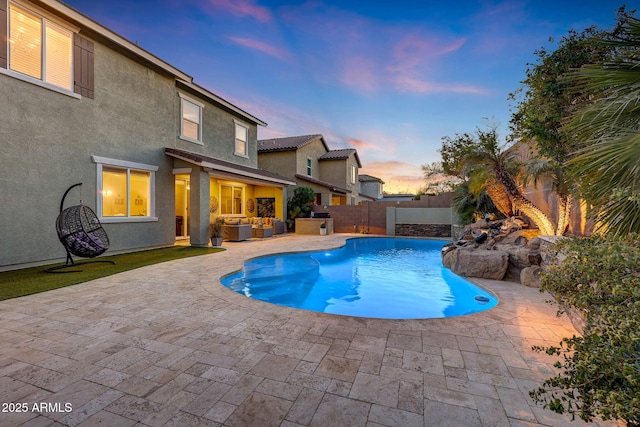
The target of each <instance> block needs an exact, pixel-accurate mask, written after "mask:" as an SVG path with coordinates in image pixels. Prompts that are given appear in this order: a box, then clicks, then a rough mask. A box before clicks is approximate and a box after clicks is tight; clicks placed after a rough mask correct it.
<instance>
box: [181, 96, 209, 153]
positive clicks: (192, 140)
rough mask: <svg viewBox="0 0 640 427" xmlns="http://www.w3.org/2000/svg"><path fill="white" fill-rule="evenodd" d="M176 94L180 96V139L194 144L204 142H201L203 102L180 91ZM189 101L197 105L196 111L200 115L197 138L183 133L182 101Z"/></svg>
mask: <svg viewBox="0 0 640 427" xmlns="http://www.w3.org/2000/svg"><path fill="white" fill-rule="evenodd" d="M178 96H179V97H180V139H183V140H185V141H189V142H193V143H194V144H199V145H204V143H203V142H202V135H203V133H202V132H203V123H202V117H203V111H204V104H203V103H202V102H198V101H196V100H195V99H193V98H191V97H188V96H186V95H183V94H182V93H180V92H178ZM185 101H186V102H189V103H191V104H193V105H195V106H196V107H198V112H199V113H200V116H199V117H198V120H199V123H198V138H197V139H193V138H191V137H189V136H186V135H185V134H184V102H185Z"/></svg>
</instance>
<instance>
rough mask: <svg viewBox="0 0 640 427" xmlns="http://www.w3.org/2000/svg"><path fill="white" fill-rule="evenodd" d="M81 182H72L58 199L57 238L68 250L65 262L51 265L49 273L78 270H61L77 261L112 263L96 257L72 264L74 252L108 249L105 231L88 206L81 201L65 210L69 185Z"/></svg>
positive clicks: (90, 255) (87, 254) (87, 253)
mask: <svg viewBox="0 0 640 427" xmlns="http://www.w3.org/2000/svg"><path fill="white" fill-rule="evenodd" d="M80 185H82V183H78V184H74V185H72V186H71V187H69V188H68V189H67V191H66V192H65V193H64V195H63V196H62V200H61V201H60V214H59V215H58V219H57V220H56V231H57V232H58V239H60V242H61V243H62V246H64V249H65V251H66V252H67V262H66V264H64V265H61V266H57V267H51V268H49V269H47V271H48V272H60V273H71V272H77V271H81V270H66V271H58V270H63V269H65V268H68V267H72V266H75V265H79V264H88V263H91V262H108V263H111V264H115V262H113V261H106V260H99V261H98V260H95V261H85V262H83V263H74V261H73V257H72V256H71V255H75V256H78V257H82V258H94V257H97V256H98V255H101V254H103V253H104V252H105V251H106V250H107V249H109V237H108V236H107V232H106V231H105V230H104V228H102V224H100V220H99V219H98V216H97V215H96V214H95V212H94V211H93V210H92V209H91V208H90V207H89V206H85V205H83V204H82V201H80V204H79V205H75V206H71V207H68V208H66V209H64V199H65V198H66V197H67V194H68V193H69V191H71V189H72V188H74V187H77V186H80Z"/></svg>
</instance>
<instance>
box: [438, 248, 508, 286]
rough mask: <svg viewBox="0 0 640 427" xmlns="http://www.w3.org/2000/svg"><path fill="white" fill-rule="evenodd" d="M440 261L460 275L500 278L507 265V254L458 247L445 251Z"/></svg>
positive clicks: (502, 276)
mask: <svg viewBox="0 0 640 427" xmlns="http://www.w3.org/2000/svg"><path fill="white" fill-rule="evenodd" d="M442 263H443V265H444V266H445V267H447V268H450V269H451V271H453V272H454V273H456V274H458V275H460V276H464V277H478V278H482V279H493V280H502V279H503V278H504V275H505V273H506V272H507V268H508V267H509V254H508V253H506V252H504V251H497V250H496V251H484V250H475V251H474V250H471V249H468V248H459V249H458V250H456V251H451V252H449V253H447V254H446V255H445V256H444V258H443V260H442Z"/></svg>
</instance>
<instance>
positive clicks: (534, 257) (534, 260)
mask: <svg viewBox="0 0 640 427" xmlns="http://www.w3.org/2000/svg"><path fill="white" fill-rule="evenodd" d="M529 264H531V265H540V264H542V255H540V252H536V251H533V252H529Z"/></svg>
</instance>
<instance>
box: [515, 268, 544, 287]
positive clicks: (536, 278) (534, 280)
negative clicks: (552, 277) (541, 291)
mask: <svg viewBox="0 0 640 427" xmlns="http://www.w3.org/2000/svg"><path fill="white" fill-rule="evenodd" d="M541 271H542V268H541V267H540V266H539V265H532V266H531V267H526V268H523V269H522V272H520V283H522V284H523V285H525V286H528V287H530V288H539V287H540V272H541Z"/></svg>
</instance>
